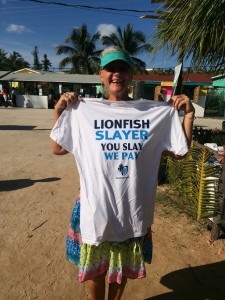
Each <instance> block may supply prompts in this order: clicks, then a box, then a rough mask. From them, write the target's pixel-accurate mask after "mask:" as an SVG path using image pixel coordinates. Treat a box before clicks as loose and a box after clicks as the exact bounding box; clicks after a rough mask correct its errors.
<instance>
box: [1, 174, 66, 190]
mask: <svg viewBox="0 0 225 300" xmlns="http://www.w3.org/2000/svg"><path fill="white" fill-rule="evenodd" d="M60 179H61V178H58V177H50V178H44V179H37V180H32V179H15V180H2V181H0V192H6V191H14V190H19V189H23V188H26V187H29V186H31V185H33V184H35V183H36V182H52V181H58V180H60Z"/></svg>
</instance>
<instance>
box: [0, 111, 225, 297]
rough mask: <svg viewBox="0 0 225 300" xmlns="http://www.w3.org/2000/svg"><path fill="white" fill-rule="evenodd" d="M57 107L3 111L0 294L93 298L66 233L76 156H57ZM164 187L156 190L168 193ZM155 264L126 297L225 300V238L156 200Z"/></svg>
mask: <svg viewBox="0 0 225 300" xmlns="http://www.w3.org/2000/svg"><path fill="white" fill-rule="evenodd" d="M52 116H53V110H44V109H27V108H12V107H8V108H3V107H1V108H0V145H1V147H0V149H1V160H0V162H1V163H0V168H1V172H0V299H1V300H18V299H38V300H53V299H54V300H59V299H66V300H72V299H73V300H78V299H82V300H85V299H89V297H88V293H87V289H86V285H85V284H79V283H78V282H77V279H76V276H77V268H76V267H75V266H73V265H72V264H71V263H69V262H68V261H67V260H66V258H65V238H66V232H67V227H68V224H69V220H70V216H71V212H72V208H73V204H74V199H75V196H76V195H77V194H78V193H79V178H78V174H77V169H76V165H75V162H74V158H73V157H72V156H71V155H66V156H61V157H59V156H54V155H52V154H51V151H50V140H49V134H50V130H51V124H52ZM170 192H171V191H170V190H169V187H168V186H164V185H162V186H159V187H158V195H162V194H163V193H164V194H165V193H166V194H167V195H169V194H170ZM153 241H154V253H153V262H152V264H151V265H147V277H146V278H145V279H142V280H129V281H128V285H127V288H126V290H125V293H124V296H123V298H122V299H124V300H128V299H129V300H130V299H132V300H133V299H134V300H136V299H137V300H138V299H141V300H144V299H145V300H147V299H152V300H153V299H154V300H164V299H165V300H168V299H173V300H178V299H179V300H185V299H188V300H191V299H196V300H206V299H212V300H220V299H221V300H224V299H225V240H224V239H222V238H221V239H219V240H218V241H215V242H213V243H211V242H210V232H209V231H208V230H207V228H205V227H202V226H201V225H199V224H198V223H197V222H195V221H193V220H191V219H190V218H189V217H187V216H186V215H185V213H183V212H181V211H177V210H176V209H174V208H173V207H171V205H168V204H166V203H165V204H164V203H162V201H157V205H156V212H155V223H154V225H153Z"/></svg>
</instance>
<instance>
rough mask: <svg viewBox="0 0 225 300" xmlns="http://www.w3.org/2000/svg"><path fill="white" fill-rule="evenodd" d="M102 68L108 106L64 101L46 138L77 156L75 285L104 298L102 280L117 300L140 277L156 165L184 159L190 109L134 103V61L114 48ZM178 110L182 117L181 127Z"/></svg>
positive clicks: (180, 102)
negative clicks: (164, 159)
mask: <svg viewBox="0 0 225 300" xmlns="http://www.w3.org/2000/svg"><path fill="white" fill-rule="evenodd" d="M100 67H101V71H100V78H101V82H102V83H103V84H104V85H105V86H106V88H107V90H108V99H107V100H103V99H101V100H99V99H84V100H83V99H80V98H79V96H78V95H77V94H75V93H65V94H63V95H62V96H61V97H60V99H59V101H58V103H57V104H56V107H55V112H54V128H53V130H52V132H51V138H52V152H53V153H54V154H57V155H63V154H66V153H68V152H70V153H73V154H74V155H75V159H76V161H77V167H78V171H79V175H80V185H81V194H80V198H81V205H80V204H79V200H77V202H76V204H75V208H74V212H73V216H72V220H71V226H70V229H69V233H68V237H67V256H68V259H69V260H71V261H72V262H74V263H76V264H77V265H78V267H79V275H78V279H79V281H80V282H87V285H88V288H89V292H90V295H91V298H92V299H97V300H101V299H104V297H105V277H106V274H107V276H108V282H109V290H108V299H114V300H115V299H120V298H121V296H122V293H123V291H124V288H125V285H126V282H127V278H132V279H135V278H143V277H145V276H146V272H145V262H148V263H150V262H151V251H152V247H151V245H152V244H151V224H152V223H153V214H154V203H155V191H156V187H157V173H158V167H159V164H160V158H161V155H162V152H164V151H167V153H168V155H171V156H173V157H175V158H178V159H180V158H182V157H183V156H184V155H185V154H186V153H187V151H188V147H189V145H190V143H191V136H192V125H193V120H194V108H193V106H192V104H191V102H190V100H189V99H188V97H186V96H185V95H179V96H174V97H172V98H171V101H170V104H168V103H159V102H153V101H149V100H135V101H134V100H132V99H131V98H130V97H129V95H128V86H129V84H130V82H131V80H132V75H133V73H132V62H131V59H130V57H129V55H128V53H127V52H125V51H123V50H121V49H119V48H116V47H111V48H108V49H106V50H104V51H103V52H102V54H101V63H100ZM78 100H79V101H78ZM178 109H179V110H183V111H184V113H185V117H184V121H183V124H182V126H181V124H180V121H179V117H178V114H177V110H178ZM80 209H81V210H80ZM79 217H80V219H79Z"/></svg>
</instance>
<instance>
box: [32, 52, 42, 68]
mask: <svg viewBox="0 0 225 300" xmlns="http://www.w3.org/2000/svg"><path fill="white" fill-rule="evenodd" d="M31 54H32V55H33V59H34V63H33V68H34V70H41V69H42V65H41V63H40V61H39V52H38V47H37V46H35V47H34V50H33V51H32V52H31Z"/></svg>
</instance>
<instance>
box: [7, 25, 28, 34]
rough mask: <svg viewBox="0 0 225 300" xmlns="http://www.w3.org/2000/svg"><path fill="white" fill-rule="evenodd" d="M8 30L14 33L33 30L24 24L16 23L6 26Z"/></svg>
mask: <svg viewBox="0 0 225 300" xmlns="http://www.w3.org/2000/svg"><path fill="white" fill-rule="evenodd" d="M6 31H8V32H14V33H18V34H21V33H23V32H31V30H29V29H28V28H26V27H25V26H23V25H16V24H10V25H9V26H8V27H7V28H6Z"/></svg>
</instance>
